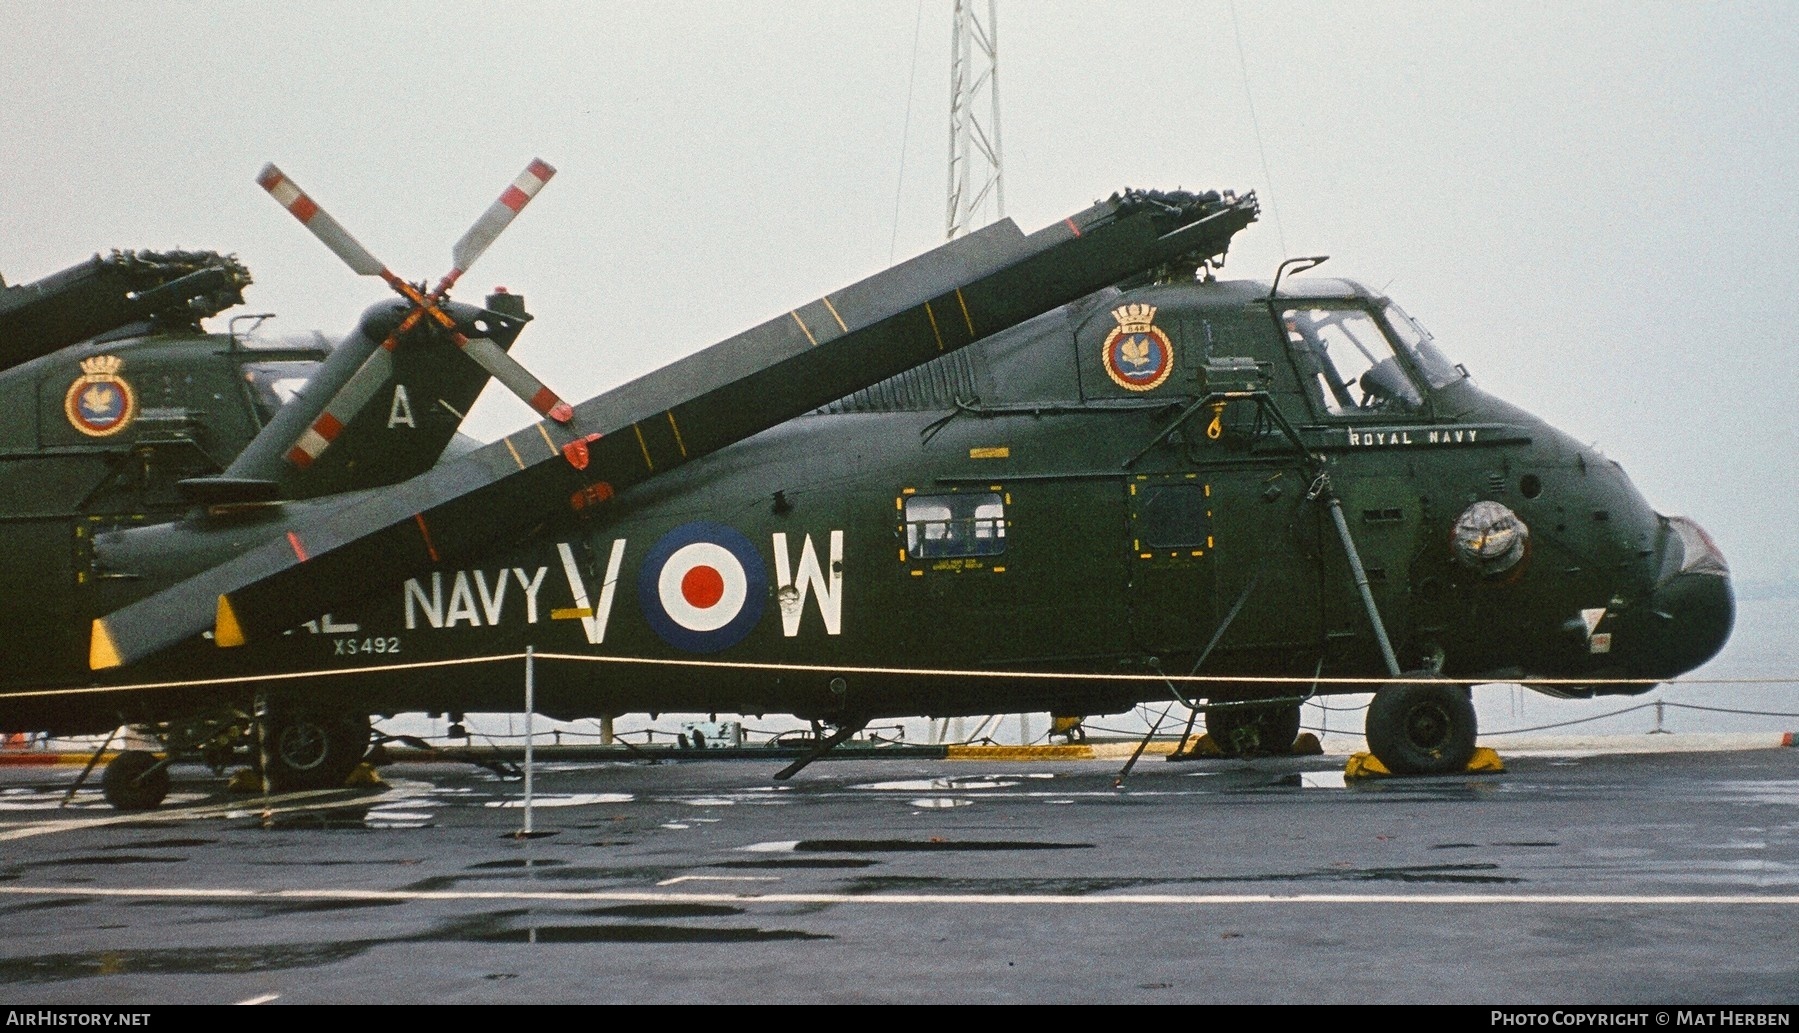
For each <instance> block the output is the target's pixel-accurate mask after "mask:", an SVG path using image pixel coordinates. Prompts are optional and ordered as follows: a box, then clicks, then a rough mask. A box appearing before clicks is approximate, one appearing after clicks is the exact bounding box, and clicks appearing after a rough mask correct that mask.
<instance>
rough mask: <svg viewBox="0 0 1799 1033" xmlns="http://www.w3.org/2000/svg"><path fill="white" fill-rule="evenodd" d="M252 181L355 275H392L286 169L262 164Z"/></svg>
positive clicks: (384, 276)
mask: <svg viewBox="0 0 1799 1033" xmlns="http://www.w3.org/2000/svg"><path fill="white" fill-rule="evenodd" d="M256 182H257V183H258V184H260V185H261V186H262V188H263V189H264V190H267V191H268V192H269V196H271V197H273V198H274V199H275V200H276V201H277V202H279V203H280V205H281V207H283V208H286V209H287V210H288V211H289V212H291V213H293V217H294V218H296V219H298V220H300V225H302V226H304V227H306V228H307V229H309V230H311V231H312V235H313V236H315V237H317V238H319V240H320V241H321V242H322V243H323V244H324V245H325V246H326V247H328V248H330V249H331V253H332V254H334V255H336V256H337V257H339V258H341V259H343V260H344V263H345V264H346V265H348V266H349V267H350V268H351V269H353V270H355V272H356V275H358V276H379V277H381V278H382V279H384V280H385V279H388V278H389V277H391V276H393V274H392V273H390V272H388V271H387V266H385V265H383V264H382V262H381V260H380V259H379V258H376V257H375V256H374V255H371V254H369V249H368V248H365V247H363V246H362V245H361V244H359V243H357V241H356V238H355V237H352V236H350V234H349V231H347V230H345V229H344V228H343V227H342V226H340V225H338V223H337V220H336V219H333V218H332V217H331V216H330V215H328V214H327V213H326V212H325V210H324V209H323V208H320V207H319V206H318V204H317V203H315V202H314V201H313V199H312V198H310V197H307V196H306V194H305V193H304V192H303V191H301V189H300V188H299V187H298V186H295V185H294V181H293V180H291V179H289V178H287V173H285V172H282V171H281V170H280V169H278V168H276V167H275V166H274V164H273V163H270V164H268V165H264V166H263V167H262V172H261V174H260V175H258V176H257V177H256Z"/></svg>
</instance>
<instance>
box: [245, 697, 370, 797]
mask: <svg viewBox="0 0 1799 1033" xmlns="http://www.w3.org/2000/svg"><path fill="white" fill-rule="evenodd" d="M262 736H263V754H264V757H265V760H264V764H265V770H264V771H263V774H264V775H265V776H266V777H267V779H268V783H269V790H270V791H271V792H276V793H288V792H293V791H295V790H300V789H337V788H340V787H341V786H342V785H343V784H344V780H345V779H347V778H349V777H350V772H352V771H355V770H356V765H357V764H359V763H361V761H362V756H363V754H364V753H367V752H368V748H369V719H368V716H367V715H361V714H336V713H325V712H319V711H311V710H274V711H271V712H270V713H269V714H268V716H266V717H265V718H263V729H262Z"/></svg>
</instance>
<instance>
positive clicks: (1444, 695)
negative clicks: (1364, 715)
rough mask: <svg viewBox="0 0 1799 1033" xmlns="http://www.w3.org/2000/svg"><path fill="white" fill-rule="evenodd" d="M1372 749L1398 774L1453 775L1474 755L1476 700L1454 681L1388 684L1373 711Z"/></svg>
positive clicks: (1377, 695)
mask: <svg viewBox="0 0 1799 1033" xmlns="http://www.w3.org/2000/svg"><path fill="white" fill-rule="evenodd" d="M1366 731H1367V734H1368V749H1369V750H1371V751H1372V752H1373V753H1374V756H1375V758H1376V759H1378V760H1379V761H1380V762H1381V764H1382V765H1384V766H1385V767H1386V769H1387V770H1388V771H1391V772H1393V773H1394V774H1395V775H1448V774H1454V773H1456V772H1459V771H1463V770H1465V769H1466V768H1467V767H1468V761H1469V759H1470V758H1471V757H1473V756H1474V734H1475V717H1474V701H1473V700H1472V699H1470V698H1469V696H1468V689H1467V687H1466V686H1462V685H1456V684H1453V683H1451V682H1441V683H1436V682H1424V683H1409V684H1400V683H1396V684H1389V685H1383V686H1381V688H1380V691H1378V692H1376V693H1375V694H1374V702H1373V703H1372V704H1370V705H1369V707H1368V720H1367V725H1366Z"/></svg>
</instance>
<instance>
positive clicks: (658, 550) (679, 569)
mask: <svg viewBox="0 0 1799 1033" xmlns="http://www.w3.org/2000/svg"><path fill="white" fill-rule="evenodd" d="M637 597H638V602H639V604H640V605H641V606H642V607H643V615H644V617H645V618H646V619H648V621H649V622H650V627H651V629H653V630H654V631H655V632H656V634H657V635H660V636H661V637H662V640H663V641H664V642H667V643H668V644H669V645H671V646H674V647H675V648H676V649H679V650H683V651H685V652H689V653H716V652H718V651H720V650H723V649H729V648H730V647H732V646H734V645H736V644H737V643H739V642H741V641H743V639H744V636H746V635H748V634H749V633H750V629H751V628H754V627H755V626H756V621H758V620H760V619H761V617H762V606H763V604H764V603H765V602H766V601H767V597H768V573H767V570H766V569H765V567H764V565H763V562H762V557H761V555H760V554H758V553H757V552H756V547H755V546H753V545H751V544H750V540H749V539H748V538H745V537H744V536H743V535H742V534H741V533H739V532H738V531H736V530H734V529H733V528H729V527H726V526H725V525H723V524H715V523H711V522H709V521H696V522H694V523H690V524H682V525H681V526H680V527H677V528H675V529H674V530H672V531H670V532H668V533H667V534H665V535H663V536H662V537H661V538H660V539H658V540H657V541H656V544H655V545H654V546H652V547H651V548H650V551H649V554H648V555H646V556H645V557H644V560H643V566H642V567H641V568H639V570H638V573H637Z"/></svg>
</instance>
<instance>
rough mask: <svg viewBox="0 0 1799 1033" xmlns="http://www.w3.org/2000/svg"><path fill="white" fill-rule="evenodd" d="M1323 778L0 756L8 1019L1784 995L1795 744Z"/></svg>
mask: <svg viewBox="0 0 1799 1033" xmlns="http://www.w3.org/2000/svg"><path fill="white" fill-rule="evenodd" d="M1343 759H1344V758H1342V757H1340V756H1337V757H1332V756H1326V757H1319V758H1310V759H1305V760H1297V759H1295V760H1289V759H1281V760H1266V761H1254V762H1241V761H1207V762H1198V763H1170V762H1167V761H1164V760H1162V759H1161V758H1157V757H1150V758H1145V759H1144V761H1143V762H1141V763H1140V764H1138V765H1137V767H1136V769H1135V770H1134V771H1133V773H1132V775H1131V777H1130V779H1129V780H1128V782H1127V783H1126V786H1125V788H1124V789H1123V790H1117V789H1114V788H1113V779H1114V777H1115V775H1116V774H1117V772H1118V769H1119V767H1120V763H1119V762H1118V761H1078V762H1036V763H991V764H988V763H982V762H970V761H921V760H888V761H867V760H856V761H827V762H821V763H819V764H815V765H813V766H812V767H811V768H809V769H808V770H807V771H805V772H803V773H802V774H801V775H799V776H798V777H797V778H795V779H794V780H793V781H792V782H790V783H785V784H778V783H775V782H773V781H772V780H771V778H770V776H771V775H772V774H773V773H774V772H775V771H776V770H778V769H779V767H780V766H781V762H776V761H769V762H758V761H746V760H730V761H725V760H684V761H681V762H674V763H662V764H656V765H653V766H649V765H644V764H625V763H581V764H576V763H567V762H551V763H540V764H539V765H538V768H537V771H536V776H535V780H534V785H535V790H536V795H537V806H536V807H535V808H534V811H533V824H534V828H535V829H536V830H537V831H539V832H542V833H547V834H545V835H541V836H539V837H538V838H534V839H519V838H516V837H515V836H514V835H512V834H513V833H514V832H515V831H516V830H518V829H519V828H520V827H521V825H522V822H523V811H522V809H520V808H519V807H518V806H516V805H517V804H518V803H519V802H520V800H521V798H522V786H521V784H520V783H519V782H517V781H513V780H505V779H502V778H500V777H499V776H497V775H495V774H493V773H490V772H488V771H484V770H481V769H479V768H475V767H470V766H461V765H414V764H406V765H395V766H393V767H389V768H386V769H384V770H383V776H384V778H385V779H386V780H387V783H388V784H387V785H386V786H385V787H384V788H380V789H367V790H344V791H333V792H329V793H323V794H298V795H295V796H289V797H277V798H271V799H269V800H266V801H264V800H262V799H259V798H256V797H243V796H235V795H231V794H228V793H226V791H225V781H224V779H222V778H217V777H214V776H212V775H211V774H210V773H208V772H206V771H205V770H204V769H197V768H196V769H185V768H182V769H177V772H176V788H175V792H174V794H173V795H172V796H171V798H170V800H169V802H168V803H167V804H165V806H164V808H163V809H162V810H160V811H157V812H154V814H152V815H150V816H148V817H145V816H141V815H139V816H131V815H120V814H118V813H116V812H113V811H111V810H110V809H108V808H106V807H105V805H104V804H102V803H100V802H99V800H98V797H97V794H92V793H86V792H84V793H83V794H81V795H79V796H78V797H77V798H76V802H75V804H74V805H73V806H71V807H69V808H64V809H58V808H57V806H56V804H57V803H58V802H59V801H60V800H61V798H62V795H63V793H64V791H65V789H66V788H67V786H68V785H69V784H70V783H71V782H72V781H73V780H74V777H75V771H73V770H69V769H9V770H0V920H4V921H5V923H6V929H7V935H6V936H5V937H4V939H3V940H0V999H5V1000H7V1001H9V1002H12V1003H21V1004H22V1003H32V1004H56V1003H70V1004H74V1003H83V1004H133V1003H137V1004H158V1003H161V1004H175V1003H234V1002H240V1001H248V1000H261V1001H268V1002H270V1003H275V1004H286V1003H334V1002H397V1003H404V1002H425V1003H439V1004H441V1003H459V1002H469V1003H475V1002H482V1003H492V1002H593V1003H599V1002H671V1003H672V1002H733V1003H752V1002H780V1001H787V1002H855V1003H871V1002H896V1003H925V1002H981V1003H986V1002H1052V1003H1053V1002H1084V1003H1110V1002H1137V1003H1175V1002H1203V1001H1222V1002H1333V1003H1336V1002H1428V1003H1476V1004H1500V1003H1503V1004H1532V1003H1536V1004H1557V1003H1561V1004H1575V1003H1591V1004H1597V1003H1668V1004H1678V1003H1694V1004H1698V1003H1711V1004H1757V1003H1762V1004H1768V1003H1776V1004H1779V1003H1785V1004H1791V1003H1795V1002H1799V750H1795V749H1762V750H1753V751H1739V752H1725V753H1697V754H1694V753H1689V754H1662V755H1635V754H1606V755H1599V756H1587V757H1562V758H1556V757H1508V758H1507V763H1508V770H1507V772H1506V773H1504V774H1499V775H1483V776H1470V777H1459V778H1445V779H1429V780H1406V781H1385V782H1378V783H1370V784H1360V785H1356V784H1352V785H1349V786H1345V784H1344V782H1343V779H1342V774H1341V772H1342V764H1343Z"/></svg>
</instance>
